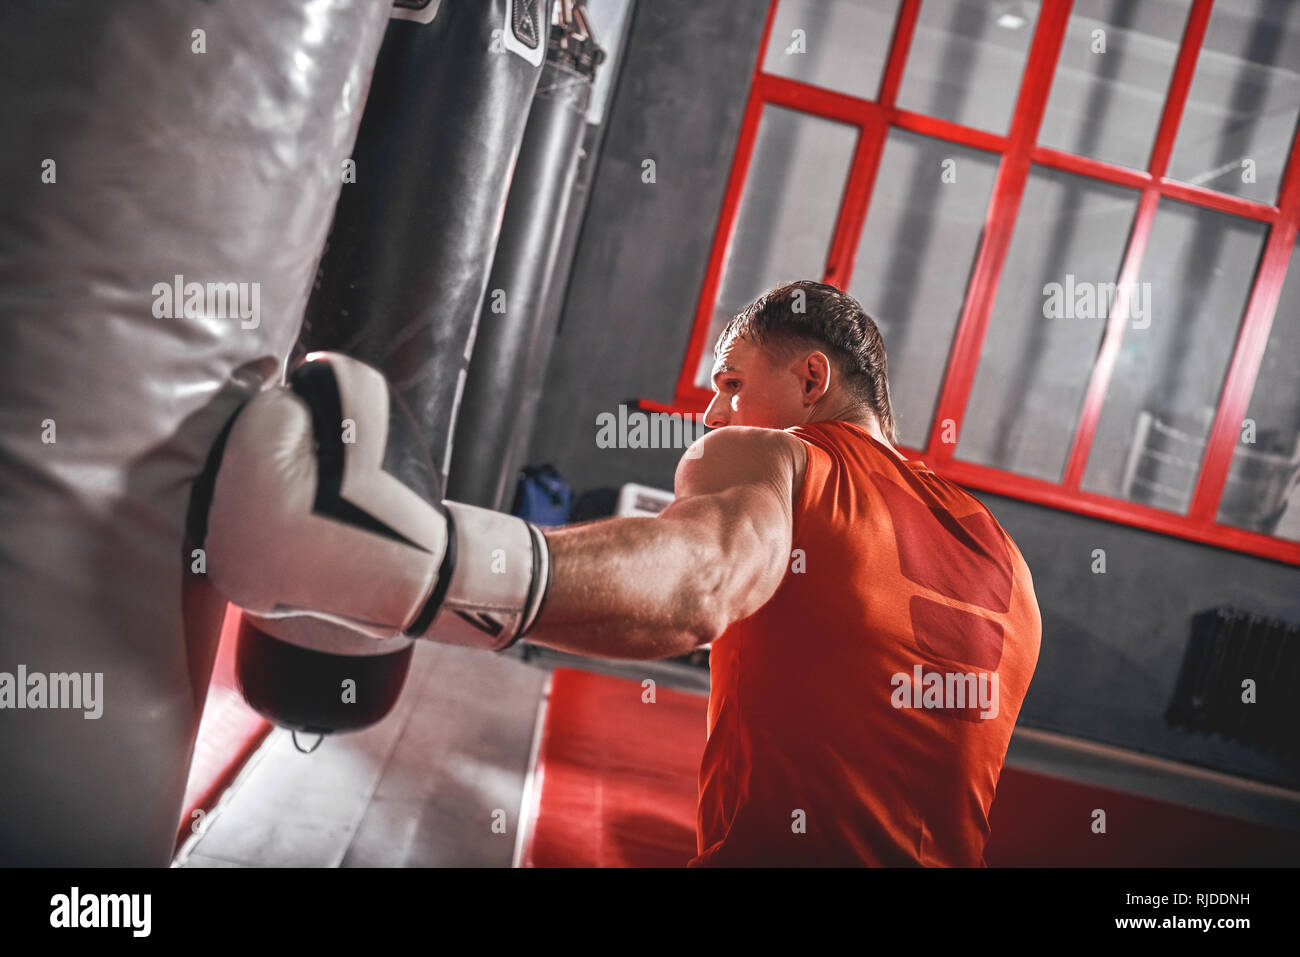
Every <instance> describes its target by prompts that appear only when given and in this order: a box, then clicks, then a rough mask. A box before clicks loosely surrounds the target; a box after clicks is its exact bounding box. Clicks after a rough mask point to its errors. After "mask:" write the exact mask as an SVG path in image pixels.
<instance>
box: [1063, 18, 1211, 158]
mask: <svg viewBox="0 0 1300 957" xmlns="http://www.w3.org/2000/svg"><path fill="white" fill-rule="evenodd" d="M1190 7H1191V4H1190V0H1162V2H1158V3H1130V2H1127V0H1124V2H1121V0H1075V4H1074V7H1073V8H1072V13H1071V15H1070V24H1069V27H1068V28H1067V30H1066V34H1065V43H1064V44H1063V45H1062V47H1061V59H1060V61H1059V63H1058V64H1057V67H1056V77H1055V79H1054V80H1053V81H1052V95H1051V98H1050V99H1048V101H1047V113H1046V114H1045V115H1044V117H1043V126H1042V129H1041V130H1040V131H1039V136H1038V142H1040V143H1041V144H1043V145H1044V146H1051V147H1053V148H1055V149H1059V150H1065V151H1066V152H1069V153H1078V154H1081V155H1083V156H1091V157H1093V158H1094V159H1100V160H1106V161H1107V162H1110V163H1118V164H1119V165H1121V166H1130V167H1132V168H1134V169H1146V168H1147V163H1148V162H1149V160H1150V158H1151V146H1152V144H1153V143H1154V142H1155V135H1156V128H1157V127H1158V126H1159V125H1160V114H1161V112H1162V111H1163V110H1164V103H1165V93H1166V91H1167V90H1168V88H1169V78H1170V77H1171V76H1173V72H1174V62H1175V61H1176V60H1177V59H1178V47H1179V41H1180V40H1181V39H1182V35H1183V28H1184V27H1185V26H1186V25H1187V13H1188V10H1189V9H1190Z"/></svg>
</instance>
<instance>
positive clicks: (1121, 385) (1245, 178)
mask: <svg viewBox="0 0 1300 957" xmlns="http://www.w3.org/2000/svg"><path fill="white" fill-rule="evenodd" d="M1298 116H1300V4H1295V3H1289V2H1285V0H1215V2H1211V0H1143V2H1141V3H1136V2H1129V0H1074V2H1073V3H1071V2H1069V0H1044V2H1042V3H1036V2H1031V0H1002V2H996V0H924V2H920V0H902V2H886V0H774V2H773V3H772V4H771V5H770V8H769V10H768V12H767V23H766V27H765V32H764V37H763V42H762V45H761V48H760V54H759V60H758V63H757V65H756V68H755V72H754V78H753V83H752V85H751V89H750V95H749V100H748V103H747V106H746V110H745V114H744V119H743V123H742V128H741V132H740V137H739V142H738V144H737V148H736V153H735V157H734V160H733V165H732V168H731V173H730V179H729V182H728V187H727V191H726V196H725V199H724V202H723V207H722V210H721V214H720V217H719V222H718V228H717V232H716V235H715V239H714V244H713V250H712V254H711V258H710V262H709V267H708V271H707V274H706V279H705V283H704V288H703V290H702V292H701V296H700V301H699V307H698V311H697V314H696V318H695V324H694V328H693V331H692V335H691V339H690V343H689V346H688V348H687V353H686V357H685V361H684V363H683V368H682V373H681V378H680V380H679V382H678V386H677V395H676V399H675V407H676V408H678V409H687V410H691V411H699V410H701V409H703V407H704V405H705V404H706V403H707V402H708V400H709V399H710V398H711V396H712V391H711V385H710V382H709V372H710V368H711V365H712V345H713V343H714V341H715V340H716V338H717V334H718V332H719V331H720V329H721V327H722V325H723V323H725V321H726V320H727V318H729V317H730V316H731V315H733V314H734V313H735V312H736V311H737V310H739V309H740V308H742V307H744V306H745V305H746V304H747V303H749V302H750V301H751V300H752V299H753V298H754V297H755V296H757V295H758V294H759V293H761V292H762V291H763V290H765V289H767V288H769V287H771V286H773V285H776V284H778V283H780V282H784V281H787V280H790V279H796V278H816V277H818V276H820V277H822V278H823V279H824V280H825V281H826V282H830V283H833V284H835V285H837V286H839V287H840V288H844V289H846V290H848V291H849V292H850V293H851V294H852V295H854V296H855V297H856V298H857V299H858V300H859V301H860V302H861V303H862V304H863V306H864V307H865V308H866V309H867V310H868V312H869V313H871V315H872V316H873V318H875V319H876V321H877V322H878V323H879V325H880V327H881V331H882V333H883V334H884V337H885V342H886V346H887V348H888V351H889V362H890V384H891V390H892V395H893V402H894V408H895V412H896V415H897V418H898V420H899V428H900V438H901V442H902V445H903V446H905V448H906V449H907V451H908V452H909V453H910V454H913V455H917V456H920V457H923V458H924V459H925V460H926V462H927V463H928V464H929V465H930V466H931V467H932V468H934V469H935V470H936V471H937V472H939V473H940V474H942V475H945V476H947V477H949V478H951V479H952V480H954V481H958V482H960V483H962V484H964V485H967V486H970V487H973V488H978V489H983V490H987V491H990V492H995V493H999V494H1003V495H1008V496H1012V497H1016V498H1020V499H1023V500H1026V501H1031V502H1037V503H1041V504H1046V505H1050V506H1054V507H1058V508H1063V509H1068V510H1071V511H1075V512H1080V513H1083V514H1088V515H1093V516H1098V517H1101V518H1105V519H1108V520H1112V521H1118V522H1124V523H1127V524H1131V525H1135V526H1139V527H1142V528H1147V529H1150V530H1154V531H1159V532H1163V533H1166V534H1172V535H1177V536H1181V537H1184V538H1189V539H1194V540H1198V541H1204V542H1208V543H1211V544H1215V545H1220V546H1224V547H1229V548H1234V549H1237V550H1240V551H1245V552H1249V553H1252V554H1257V555H1262V556H1266V557H1269V558H1274V559H1277V560H1280V561H1285V562H1290V563H1293V564H1300V490H1297V480H1298V479H1300V278H1297V277H1298V276H1300V262H1298V261H1297V260H1300V254H1297V253H1296V251H1295V245H1296V243H1295V239H1296V228H1297V221H1298V219H1300V163H1298V162H1297V158H1296V157H1297V154H1298V153H1300V150H1297V149H1296V126H1297V117H1298Z"/></svg>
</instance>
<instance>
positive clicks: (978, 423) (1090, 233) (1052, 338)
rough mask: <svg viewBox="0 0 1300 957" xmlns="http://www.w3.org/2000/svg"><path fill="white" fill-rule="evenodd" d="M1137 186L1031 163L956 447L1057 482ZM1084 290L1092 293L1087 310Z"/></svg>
mask: <svg viewBox="0 0 1300 957" xmlns="http://www.w3.org/2000/svg"><path fill="white" fill-rule="evenodd" d="M1136 209H1137V193H1135V192H1133V191H1131V190H1126V189H1121V188H1120V187H1118V186H1110V185H1107V184H1105V183H1098V182H1095V181H1093V180H1088V179H1083V178H1081V177H1077V176H1072V175H1070V174H1068V173H1062V172H1058V171H1056V170H1050V169H1043V168H1039V167H1035V168H1034V169H1033V170H1032V171H1031V172H1030V175H1029V182H1028V183H1027V184H1026V186H1025V195H1024V199H1023V200H1022V201H1021V204H1020V214H1019V217H1018V218H1017V220H1016V231H1015V235H1014V236H1013V237H1012V240H1011V248H1010V250H1009V251H1008V254H1007V261H1006V266H1005V267H1004V268H1003V270H1002V278H1001V281H1000V282H999V283H998V294H997V299H996V301H995V302H994V305H993V314H992V315H991V316H990V317H989V326H988V331H987V332H986V334H985V337H984V348H983V351H982V353H981V355H980V364H979V369H978V370H977V372H976V374H975V383H974V386H973V387H972V388H971V396H970V401H969V402H968V403H967V407H966V414H965V416H964V417H963V420H962V427H961V435H960V436H959V437H958V443H957V454H958V455H959V456H960V457H961V458H963V459H965V460H967V461H971V462H979V463H981V464H984V465H992V466H996V467H998V468H1004V469H1008V470H1010V471H1013V472H1019V473H1021V474H1023V475H1032V476H1035V477H1037V478H1042V479H1047V480H1049V481H1053V482H1055V481H1060V478H1061V473H1062V472H1063V471H1064V469H1065V459H1066V456H1067V455H1068V454H1069V451H1070V442H1071V441H1072V440H1073V438H1074V429H1075V425H1076V423H1077V422H1078V418H1079V409H1080V407H1081V405H1082V404H1083V396H1084V392H1085V391H1087V388H1088V379H1089V377H1090V376H1091V374H1092V366H1093V362H1094V360H1095V359H1096V356H1097V347H1098V344H1099V343H1100V342H1101V336H1102V332H1103V331H1104V329H1105V325H1106V315H1107V314H1108V312H1107V311H1105V310H1101V309H1098V308H1096V306H1095V303H1096V301H1097V299H1096V294H1097V293H1098V292H1099V291H1100V292H1103V293H1105V292H1108V290H1109V288H1111V287H1113V285H1114V282H1115V278H1116V276H1118V274H1119V267H1120V263H1121V262H1122V260H1123V255H1124V246H1125V243H1126V241H1127V239H1128V233H1129V230H1130V229H1131V228H1132V224H1133V214H1134V212H1135V211H1136ZM1086 290H1092V293H1093V303H1094V305H1093V306H1092V307H1091V308H1090V307H1089V305H1088V300H1087V297H1086Z"/></svg>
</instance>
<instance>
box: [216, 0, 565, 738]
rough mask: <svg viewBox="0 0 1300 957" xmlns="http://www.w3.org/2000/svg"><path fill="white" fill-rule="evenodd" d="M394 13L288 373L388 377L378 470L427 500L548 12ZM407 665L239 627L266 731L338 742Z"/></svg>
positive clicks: (516, 1)
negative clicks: (273, 726) (365, 366)
mask: <svg viewBox="0 0 1300 957" xmlns="http://www.w3.org/2000/svg"><path fill="white" fill-rule="evenodd" d="M405 6H409V7H412V8H418V9H406V10H401V9H398V10H395V11H394V14H393V19H392V21H391V22H390V23H389V26H388V30H387V33H386V34H385V36H384V42H383V47H382V48H381V50H380V53H379V57H378V60H377V61H376V64H375V73H374V78H373V81H372V84H371V88H370V94H369V97H368V99H367V102H366V109H365V114H364V116H363V117H362V121H361V130H360V133H359V134H358V136H357V142H356V146H355V148H354V150H353V153H352V159H353V161H354V163H355V176H354V177H353V178H352V179H351V181H347V182H345V185H344V187H343V191H342V193H341V195H340V199H339V204H338V209H337V212H336V213H335V217H334V223H333V225H332V227H331V230H330V236H329V240H328V243H327V244H326V250H325V254H324V256H323V257H322V260H321V263H320V269H319V273H318V276H317V281H316V285H315V288H314V290H313V292H312V295H311V299H310V301H309V303H308V306H307V311H306V316H305V319H304V322H303V328H302V334H301V337H300V339H299V342H298V346H297V348H296V349H295V356H296V357H301V356H304V355H306V354H307V353H309V352H314V351H334V352H342V353H345V354H347V355H350V356H353V357H354V358H357V359H360V360H362V361H364V362H367V363H369V364H370V365H372V366H374V367H375V368H377V369H379V370H380V371H381V372H383V373H384V374H385V376H386V377H387V378H388V380H389V384H390V387H391V389H392V392H393V394H394V397H395V401H396V402H397V403H398V404H400V405H401V406H403V407H404V408H403V410H402V413H401V414H406V413H408V412H409V414H410V415H411V416H412V417H413V419H414V428H413V429H412V430H410V431H409V432H404V433H403V434H398V435H393V436H391V437H390V440H389V443H388V446H387V450H386V454H385V459H384V461H385V467H386V468H388V469H389V470H390V471H393V472H394V473H395V474H398V475H400V476H401V477H402V479H403V481H404V482H405V483H406V484H407V485H408V486H410V487H411V488H415V489H417V490H419V491H421V493H422V494H423V495H425V496H426V497H431V498H432V499H433V500H437V499H438V498H441V489H442V484H443V483H442V476H441V470H442V469H443V468H445V463H446V461H447V458H448V455H449V452H450V444H451V443H450V436H451V434H452V428H453V424H454V421H455V415H456V409H457V405H458V403H459V398H460V393H461V388H462V385H463V379H464V376H465V370H466V365H467V357H468V355H469V351H470V348H471V346H472V344H473V338H474V332H475V326H476V323H477V319H478V315H479V309H480V306H481V304H482V301H483V296H484V290H485V288H486V286H487V280H488V274H489V272H490V270H491V266H492V255H493V250H494V249H495V247H496V244H497V236H498V232H499V230H500V227H501V220H502V215H503V209H504V207H505V202H506V193H507V189H508V186H509V183H510V178H511V174H512V171H513V170H514V166H515V160H516V157H517V156H518V153H519V144H520V141H521V139H522V137H523V132H524V126H525V123H526V122H527V119H528V108H529V104H530V103H531V102H532V98H533V92H534V90H535V88H536V86H537V78H538V73H539V72H540V70H541V64H542V60H543V56H544V53H545V41H546V34H547V24H548V23H549V20H550V13H549V11H550V4H549V2H545V0H542V2H539V0H441V3H433V4H429V5H425V6H424V7H422V8H421V7H420V5H419V4H418V3H412V4H407V5H405ZM430 14H433V15H432V16H430ZM397 417H398V416H397V415H395V419H396V418H397ZM411 652H412V642H411V639H409V638H401V637H398V638H392V639H387V640H385V641H382V642H377V641H376V640H375V639H373V638H369V637H364V636H358V635H355V634H354V633H352V632H349V631H347V630H346V629H344V628H343V627H341V626H335V625H332V624H330V623H329V622H324V621H320V620H317V619H310V618H295V619H275V620H271V619H257V618H254V617H252V616H245V621H244V626H243V628H242V630H241V632H240V640H239V646H238V655H237V658H236V668H237V673H238V675H239V680H240V684H241V687H242V688H243V689H244V693H245V695H246V697H248V699H249V702H250V703H251V704H253V706H254V707H256V708H257V709H258V711H259V712H261V713H262V714H263V715H265V716H266V717H268V718H270V719H271V720H273V721H275V722H276V723H278V724H280V725H282V726H285V727H290V728H294V729H296V730H311V731H317V732H329V731H344V730H351V729H354V728H358V727H363V726H365V725H366V724H369V723H371V722H373V721H375V720H378V718H380V717H383V715H384V714H386V713H387V712H388V710H389V709H390V708H391V707H392V705H393V703H394V702H395V701H396V697H397V694H398V692H399V691H400V689H401V684H402V681H403V680H404V677H405V674H406V671H407V668H408V667H409V664H410V657H411ZM349 679H350V682H349ZM345 694H348V695H350V696H351V697H350V698H349V699H345V698H344V695H345Z"/></svg>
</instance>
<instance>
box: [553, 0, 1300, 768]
mask: <svg viewBox="0 0 1300 957" xmlns="http://www.w3.org/2000/svg"><path fill="white" fill-rule="evenodd" d="M765 8H766V3H765V2H763V0H746V2H743V3H740V2H737V3H722V2H714V3H695V2H688V0H655V2H653V3H642V4H638V5H637V10H636V14H635V18H634V20H633V23H632V26H631V32H630V34H629V39H628V46H627V50H626V54H625V60H624V65H623V69H622V72H621V75H620V77H619V81H618V86H617V88H616V91H615V95H614V99H613V102H612V106H611V110H610V112H609V114H608V120H607V122H608V128H607V131H606V138H605V142H604V146H603V150H602V154H601V156H600V157H599V166H598V168H597V171H596V178H595V181H594V184H593V188H592V195H591V203H590V206H589V208H588V212H587V217H586V220H585V223H584V225H583V230H582V234H581V238H580V241H579V247H578V253H577V258H576V261H575V264H574V269H573V273H572V276H571V278H570V283H569V287H568V292H567V298H566V302H565V308H564V312H563V318H562V325H561V328H560V333H559V338H558V341H557V343H556V347H555V351H554V353H553V355H552V359H551V364H550V368H549V370H548V375H547V381H546V387H545V392H544V393H543V399H542V406H541V409H540V415H539V417H538V424H537V428H536V431H535V433H534V435H533V440H532V444H531V447H530V453H529V461H530V462H532V463H542V462H552V463H554V464H555V466H556V467H557V468H558V469H559V470H560V472H561V473H562V474H563V475H564V476H565V477H566V478H568V480H569V481H570V482H571V483H572V484H573V486H574V488H575V490H576V491H578V492H579V493H581V492H584V491H586V492H590V491H593V490H598V489H612V488H616V487H617V486H619V485H621V484H622V483H624V482H629V481H635V482H640V483H643V484H647V485H652V486H657V487H660V488H671V487H672V477H673V470H674V468H675V466H676V462H677V459H678V457H679V454H680V453H679V452H676V451H673V450H649V449H647V450H636V449H600V448H597V446H596V441H595V435H596V416H597V415H598V414H599V413H600V412H605V411H616V410H617V406H618V403H619V401H620V400H626V399H630V398H637V397H639V398H650V399H657V400H659V401H668V400H669V399H670V398H671V397H672V394H673V389H674V386H675V383H676V380H677V375H678V372H679V370H680V368H681V362H682V357H683V353H684V350H685V344H686V340H687V336H688V334H689V332H690V328H691V323H692V320H693V318H694V314H695V306H696V302H697V299H698V297H699V294H700V287H701V285H702V283H703V278H704V271H705V266H706V264H707V261H708V254H709V249H710V245H711V243H712V240H713V231H714V228H715V225H716V222H717V217H718V212H719V209H720V206H721V203H722V196H723V192H724V190H725V188H726V181H727V175H728V171H729V168H730V164H731V159H732V154H733V152H734V149H735V143H736V137H737V133H738V131H739V128H740V120H741V114H742V111H743V108H744V103H745V97H746V95H747V93H748V89H749V80H750V74H751V71H752V70H753V66H754V60H755V57H756V55H757V49H758V43H759V40H760V37H761V32H762V14H763V11H764V10H765ZM647 157H650V158H653V159H655V160H656V163H657V165H658V182H657V183H655V184H653V185H649V184H643V183H642V182H641V162H642V160H643V159H645V158H647ZM980 497H981V498H982V499H983V500H984V501H985V502H986V503H987V504H988V505H989V507H990V508H991V509H992V510H993V512H994V513H995V514H996V515H997V517H998V518H999V520H1000V521H1001V522H1002V523H1003V524H1004V525H1005V527H1006V528H1007V530H1008V531H1009V532H1010V533H1011V535H1012V536H1013V537H1014V538H1015V540H1016V541H1017V543H1018V544H1019V545H1020V548H1021V550H1022V552H1023V553H1024V555H1025V558H1026V560H1027V561H1028V563H1029V566H1030V568H1031V569H1032V571H1033V574H1034V581H1035V585H1036V588H1037V593H1038V600H1039V605H1040V607H1041V610H1042V617H1043V645H1042V651H1041V655H1040V659H1039V665H1038V671H1037V673H1036V675H1035V678H1034V682H1033V685H1032V686H1031V688H1030V692H1029V697H1028V698H1027V700H1026V702H1025V706H1024V711H1023V713H1022V718H1021V720H1022V722H1023V723H1024V724H1025V725H1028V726H1032V727H1039V728H1044V729H1049V730H1053V731H1058V732H1061V733H1065V734H1072V735H1078V736H1080V737H1084V738H1090V739H1094V740H1098V741H1104V742H1107V743H1111V744H1115V745H1119V746H1122V747H1127V748H1132V749H1135V750H1139V751H1145V752H1150V753H1153V754H1158V755H1162V756H1165V757H1169V758H1172V759H1175V760H1181V761H1186V762H1190V763H1193V764H1199V765H1203V766H1207V767H1212V768H1218V769H1221V770H1224V771H1228V772H1233V773H1239V774H1242V775H1246V776H1249V777H1254V778H1258V779H1261V780H1267V781H1272V782H1275V783H1279V784H1285V785H1290V786H1300V767H1297V765H1296V764H1295V763H1294V761H1292V762H1290V763H1288V762H1286V761H1284V760H1283V759H1280V758H1277V757H1272V756H1269V755H1266V754H1263V753H1260V752H1257V751H1254V750H1251V749H1248V748H1245V747H1242V746H1240V745H1238V744H1236V743H1233V742H1227V741H1223V740H1221V739H1220V738H1218V737H1212V736H1205V735H1200V734H1192V733H1189V732H1185V731H1182V730H1179V729H1171V728H1168V727H1166V725H1165V722H1164V718H1163V714H1164V710H1165V707H1166V706H1167V704H1168V702H1169V699H1170V696H1171V694H1172V692H1173V688H1174V683H1175V681H1176V679H1177V676H1178V669H1179V665H1180V663H1181V661H1182V655H1183V649H1184V647H1185V645H1186V641H1187V636H1188V633H1189V628H1190V619H1191V616H1192V615H1193V614H1194V613H1196V612H1197V611H1200V610H1202V609H1206V608H1210V607H1213V606H1215V605H1219V604H1235V605H1238V606H1240V607H1242V608H1244V609H1248V610H1250V611H1254V612H1259V613H1267V614H1273V615H1277V616H1278V617H1281V618H1284V619H1289V620H1292V621H1300V569H1296V568H1293V567H1290V566H1286V565H1281V564H1278V563H1274V562H1269V561H1265V560H1262V559H1256V558H1252V557H1249V556H1245V555H1239V554H1236V553H1233V552H1229V551H1225V550H1222V549H1216V548H1209V547H1206V546H1202V545H1197V544H1195V543H1192V542H1186V541H1182V540H1179V539H1174V538H1170V537H1167V536H1163V535H1156V534H1153V533H1148V532H1144V531H1140V530H1138V529H1133V528H1129V527H1126V526H1121V525H1114V524H1111V523H1107V522H1101V521H1096V520H1093V519H1089V518H1085V517H1082V516H1077V515H1073V514H1070V513H1066V512H1060V511H1056V510H1054V509H1048V508H1043V507H1039V506H1034V505H1029V504H1026V503H1023V502H1018V501H1015V500H1011V499H1006V498H1002V497H999V496H994V495H983V494H981V496H980ZM584 517H585V516H584ZM1095 548H1103V549H1105V550H1106V562H1107V573H1106V574H1104V575H1094V574H1093V573H1092V570H1091V566H1092V552H1093V549H1095Z"/></svg>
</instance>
